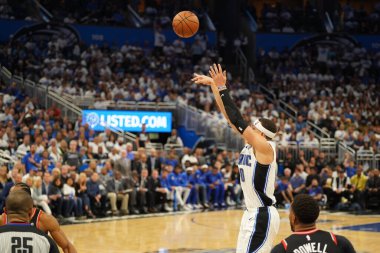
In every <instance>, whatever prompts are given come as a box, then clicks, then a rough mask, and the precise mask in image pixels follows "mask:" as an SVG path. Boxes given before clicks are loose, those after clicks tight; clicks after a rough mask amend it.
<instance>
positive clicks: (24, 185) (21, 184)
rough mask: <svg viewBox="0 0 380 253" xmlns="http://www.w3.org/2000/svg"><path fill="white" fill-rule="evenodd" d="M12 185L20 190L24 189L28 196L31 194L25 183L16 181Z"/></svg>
mask: <svg viewBox="0 0 380 253" xmlns="http://www.w3.org/2000/svg"><path fill="white" fill-rule="evenodd" d="M13 187H17V188H19V189H20V190H21V191H24V192H26V193H28V194H29V195H30V196H32V191H31V190H30V187H29V186H28V185H27V184H25V183H16V184H15V185H14V186H13Z"/></svg>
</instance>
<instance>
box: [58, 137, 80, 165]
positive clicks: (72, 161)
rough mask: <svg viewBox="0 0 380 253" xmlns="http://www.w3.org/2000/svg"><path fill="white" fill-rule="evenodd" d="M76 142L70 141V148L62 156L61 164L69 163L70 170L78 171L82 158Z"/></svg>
mask: <svg viewBox="0 0 380 253" xmlns="http://www.w3.org/2000/svg"><path fill="white" fill-rule="evenodd" d="M77 145H78V143H77V142H76V141H75V140H72V141H70V150H69V151H68V152H67V153H65V154H64V156H63V164H67V165H69V166H70V167H69V170H70V171H76V172H78V171H79V168H80V166H81V165H82V160H81V158H80V156H79V153H78V150H77Z"/></svg>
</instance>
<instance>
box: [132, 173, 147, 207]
mask: <svg viewBox="0 0 380 253" xmlns="http://www.w3.org/2000/svg"><path fill="white" fill-rule="evenodd" d="M132 178H133V181H134V183H135V189H136V193H137V198H136V200H137V203H136V204H137V206H138V210H139V212H140V213H141V214H146V213H147V212H148V210H147V208H146V194H147V192H148V188H147V187H148V170H147V169H142V170H141V174H140V176H139V174H138V173H137V171H133V173H132Z"/></svg>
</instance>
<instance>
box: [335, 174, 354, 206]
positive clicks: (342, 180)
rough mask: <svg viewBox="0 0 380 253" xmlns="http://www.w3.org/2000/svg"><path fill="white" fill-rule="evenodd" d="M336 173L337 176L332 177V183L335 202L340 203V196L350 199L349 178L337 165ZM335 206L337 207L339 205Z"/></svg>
mask: <svg viewBox="0 0 380 253" xmlns="http://www.w3.org/2000/svg"><path fill="white" fill-rule="evenodd" d="M337 173H338V176H337V177H335V178H334V179H333V183H332V190H333V192H334V196H333V199H334V203H335V204H339V203H341V201H342V197H344V198H345V200H346V201H347V200H349V199H350V192H349V188H350V186H351V182H350V178H348V177H347V176H346V174H345V171H344V169H343V168H341V167H338V169H337ZM337 208H339V206H338V207H337Z"/></svg>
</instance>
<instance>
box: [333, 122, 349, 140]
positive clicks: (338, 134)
mask: <svg viewBox="0 0 380 253" xmlns="http://www.w3.org/2000/svg"><path fill="white" fill-rule="evenodd" d="M345 135H346V130H345V129H344V125H343V124H341V125H340V126H339V129H338V130H336V131H335V133H334V138H335V139H337V140H339V141H342V140H343V139H344V136H345Z"/></svg>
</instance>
